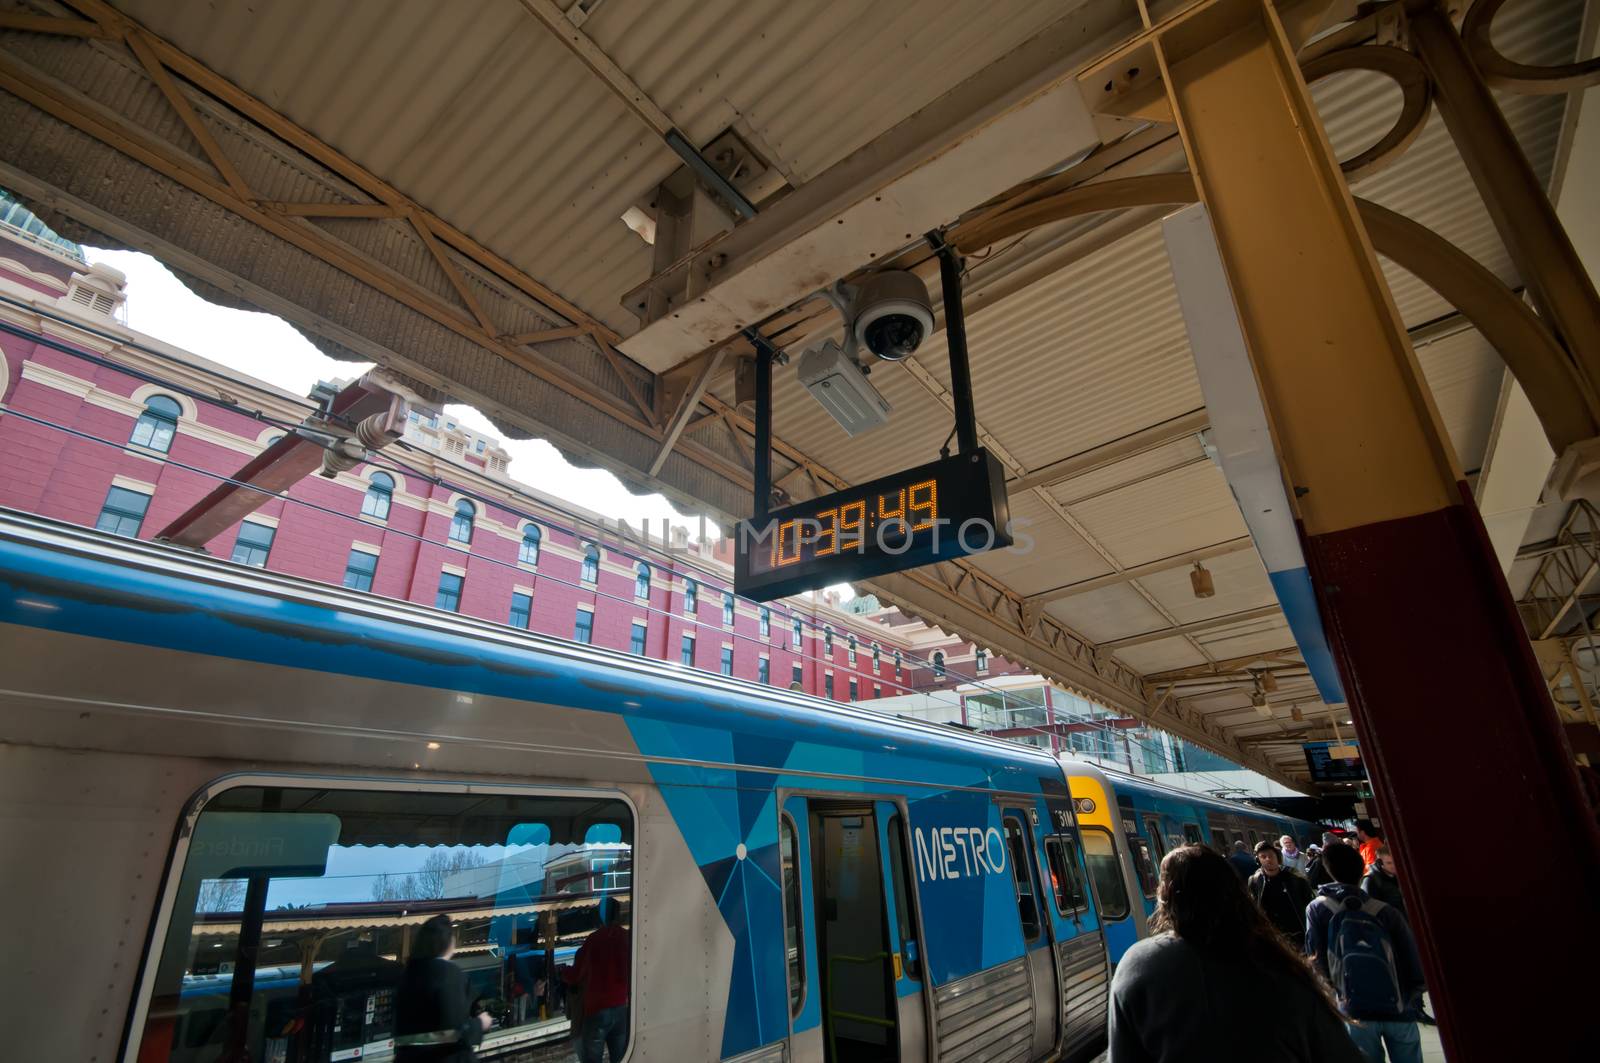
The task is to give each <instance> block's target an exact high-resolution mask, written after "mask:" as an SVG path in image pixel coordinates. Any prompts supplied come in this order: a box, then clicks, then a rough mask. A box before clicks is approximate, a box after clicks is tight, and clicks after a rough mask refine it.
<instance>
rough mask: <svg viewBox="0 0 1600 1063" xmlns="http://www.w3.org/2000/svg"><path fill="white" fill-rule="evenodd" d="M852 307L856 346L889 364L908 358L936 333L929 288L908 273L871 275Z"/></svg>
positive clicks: (903, 271)
mask: <svg viewBox="0 0 1600 1063" xmlns="http://www.w3.org/2000/svg"><path fill="white" fill-rule="evenodd" d="M851 307H852V310H853V311H854V321H853V322H852V324H851V328H852V330H853V331H854V333H855V339H856V343H857V344H858V345H859V346H862V347H865V348H866V349H867V350H869V351H871V352H872V353H873V354H874V355H876V356H877V357H879V358H882V359H883V360H884V361H886V362H898V361H901V360H902V359H904V358H907V357H909V356H910V354H911V353H912V352H913V351H915V350H916V349H917V348H918V347H919V346H921V345H922V341H923V340H924V339H926V338H927V337H928V335H929V334H930V333H931V332H933V306H932V304H931V303H930V302H929V299H928V289H927V286H926V285H924V284H923V283H922V279H921V278H920V277H918V276H917V275H916V274H915V273H912V272H910V271H908V270H903V269H890V270H884V271H882V272H880V273H873V274H869V275H868V276H867V277H865V278H864V279H862V281H861V283H860V285H859V287H858V291H857V292H856V296H855V298H854V299H853V300H852V304H851Z"/></svg>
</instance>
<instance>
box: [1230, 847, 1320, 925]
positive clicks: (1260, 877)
mask: <svg viewBox="0 0 1600 1063" xmlns="http://www.w3.org/2000/svg"><path fill="white" fill-rule="evenodd" d="M1256 863H1258V864H1260V865H1261V870H1260V871H1257V872H1256V873H1255V874H1253V875H1251V876H1250V881H1249V882H1247V883H1245V885H1246V887H1247V888H1248V889H1249V890H1250V899H1251V900H1253V901H1255V902H1256V903H1257V904H1259V905H1260V906H1261V910H1262V911H1263V912H1264V913H1266V916H1267V921H1268V922H1270V923H1271V924H1272V925H1273V926H1275V927H1277V928H1278V932H1279V933H1281V934H1282V935H1283V936H1284V937H1285V938H1287V939H1288V940H1289V944H1290V945H1292V946H1293V947H1294V950H1295V951H1296V952H1299V951H1300V950H1301V947H1302V946H1304V945H1305V942H1306V905H1308V904H1310V903H1311V899H1312V895H1313V893H1314V892H1315V891H1313V890H1312V888H1311V883H1309V882H1307V881H1306V879H1305V876H1304V875H1302V874H1300V872H1298V871H1296V870H1294V869H1293V868H1288V867H1284V866H1283V862H1282V860H1281V858H1280V856H1279V853H1278V848H1277V846H1275V845H1273V844H1272V843H1271V842H1260V843H1259V844H1257V845H1256Z"/></svg>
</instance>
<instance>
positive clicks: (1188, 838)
mask: <svg viewBox="0 0 1600 1063" xmlns="http://www.w3.org/2000/svg"><path fill="white" fill-rule="evenodd" d="M1183 843H1184V844H1185V845H1199V844H1200V824H1198V823H1185V824H1184V825H1183Z"/></svg>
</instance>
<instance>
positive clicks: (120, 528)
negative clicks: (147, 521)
mask: <svg viewBox="0 0 1600 1063" xmlns="http://www.w3.org/2000/svg"><path fill="white" fill-rule="evenodd" d="M148 508H150V496H149V495H146V494H140V493H139V492H138V491H130V490H128V489H127V488H126V487H113V488H112V489H111V490H110V491H108V492H106V504H105V505H103V506H101V507H100V517H99V519H98V520H96V521H95V522H94V526H95V527H96V528H99V529H100V530H101V531H106V532H115V533H116V534H117V535H127V536H136V535H138V534H139V525H141V524H143V523H144V511H145V510H146V509H148Z"/></svg>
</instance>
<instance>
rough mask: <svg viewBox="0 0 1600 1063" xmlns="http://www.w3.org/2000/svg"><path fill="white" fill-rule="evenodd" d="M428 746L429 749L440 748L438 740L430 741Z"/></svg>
mask: <svg viewBox="0 0 1600 1063" xmlns="http://www.w3.org/2000/svg"><path fill="white" fill-rule="evenodd" d="M428 748H429V749H438V748H439V743H437V742H429V743H428Z"/></svg>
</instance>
